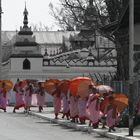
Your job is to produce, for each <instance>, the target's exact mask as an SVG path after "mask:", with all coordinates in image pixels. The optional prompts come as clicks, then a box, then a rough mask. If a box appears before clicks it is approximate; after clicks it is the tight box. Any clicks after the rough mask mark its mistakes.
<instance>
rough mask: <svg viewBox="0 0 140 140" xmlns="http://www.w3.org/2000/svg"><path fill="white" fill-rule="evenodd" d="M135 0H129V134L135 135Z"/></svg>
mask: <svg viewBox="0 0 140 140" xmlns="http://www.w3.org/2000/svg"><path fill="white" fill-rule="evenodd" d="M133 49H134V0H129V100H128V101H129V102H128V105H129V136H133V115H134V86H133V85H134V72H133V69H134V61H133V56H134V50H133Z"/></svg>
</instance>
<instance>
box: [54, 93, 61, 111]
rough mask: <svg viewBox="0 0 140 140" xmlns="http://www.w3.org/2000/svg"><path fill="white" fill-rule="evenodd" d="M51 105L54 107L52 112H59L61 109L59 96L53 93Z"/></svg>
mask: <svg viewBox="0 0 140 140" xmlns="http://www.w3.org/2000/svg"><path fill="white" fill-rule="evenodd" d="M53 107H54V113H55V114H58V113H60V110H61V98H60V97H57V96H56V95H54V98H53Z"/></svg>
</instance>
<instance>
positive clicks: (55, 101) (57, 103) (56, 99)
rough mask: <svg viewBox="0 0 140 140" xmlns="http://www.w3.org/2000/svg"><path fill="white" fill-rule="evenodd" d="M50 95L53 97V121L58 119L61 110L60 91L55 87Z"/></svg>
mask: <svg viewBox="0 0 140 140" xmlns="http://www.w3.org/2000/svg"><path fill="white" fill-rule="evenodd" d="M52 95H53V107H54V114H55V119H58V114H59V113H60V110H61V91H60V89H59V88H57V85H56V89H55V90H54V92H53V93H52Z"/></svg>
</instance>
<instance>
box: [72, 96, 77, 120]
mask: <svg viewBox="0 0 140 140" xmlns="http://www.w3.org/2000/svg"><path fill="white" fill-rule="evenodd" d="M70 116H71V117H72V118H76V117H78V100H77V98H76V97H74V96H70Z"/></svg>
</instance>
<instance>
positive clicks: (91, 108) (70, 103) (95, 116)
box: [53, 86, 118, 131]
mask: <svg viewBox="0 0 140 140" xmlns="http://www.w3.org/2000/svg"><path fill="white" fill-rule="evenodd" d="M60 92H61V91H58V90H57V92H56V91H55V92H54V94H53V95H54V102H53V103H54V112H55V118H56V119H57V118H58V113H59V112H60V109H61V98H62V99H63V117H64V115H66V113H68V112H69V111H70V117H71V119H72V122H78V119H79V121H80V122H81V123H85V120H86V119H87V118H88V119H89V120H90V123H89V125H91V124H92V126H93V127H94V128H98V125H99V121H100V119H101V117H102V116H107V118H106V124H107V126H108V127H109V131H111V130H114V127H115V124H116V120H118V113H117V108H116V106H114V105H113V104H112V100H113V97H111V98H109V101H110V105H109V106H108V107H107V108H106V109H105V111H104V115H103V114H101V111H100V99H99V97H98V96H97V94H96V93H97V91H96V88H94V87H93V86H89V97H88V99H87V98H81V97H79V96H71V95H70V97H69V98H67V94H64V93H60ZM64 110H65V112H64Z"/></svg>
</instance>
